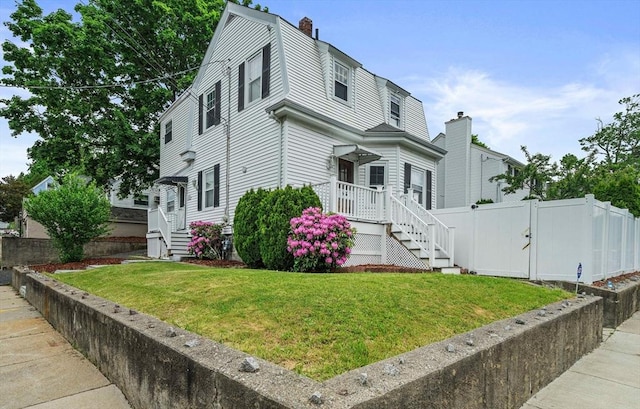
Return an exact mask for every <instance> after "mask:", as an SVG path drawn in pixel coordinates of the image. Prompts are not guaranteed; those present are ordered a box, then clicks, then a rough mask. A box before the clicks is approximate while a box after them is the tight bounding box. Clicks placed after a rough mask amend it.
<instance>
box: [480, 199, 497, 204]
mask: <svg viewBox="0 0 640 409" xmlns="http://www.w3.org/2000/svg"><path fill="white" fill-rule="evenodd" d="M489 203H493V199H480V200H478V201H477V202H476V204H477V205H481V204H489Z"/></svg>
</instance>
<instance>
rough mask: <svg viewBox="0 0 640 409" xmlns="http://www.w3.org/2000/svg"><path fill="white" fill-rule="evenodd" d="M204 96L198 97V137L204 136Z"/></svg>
mask: <svg viewBox="0 0 640 409" xmlns="http://www.w3.org/2000/svg"><path fill="white" fill-rule="evenodd" d="M202 96H203V95H202V94H200V96H199V97H198V135H202V111H203V109H204V103H203V102H202Z"/></svg>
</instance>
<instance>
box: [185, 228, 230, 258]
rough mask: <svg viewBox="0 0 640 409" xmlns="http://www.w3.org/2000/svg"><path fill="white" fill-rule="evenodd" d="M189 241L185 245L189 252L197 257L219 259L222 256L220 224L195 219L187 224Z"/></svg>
mask: <svg viewBox="0 0 640 409" xmlns="http://www.w3.org/2000/svg"><path fill="white" fill-rule="evenodd" d="M189 228H190V229H191V241H190V242H189V244H188V245H187V250H188V251H189V254H193V255H194V256H196V257H197V258H199V259H204V258H206V259H219V258H221V256H222V225H221V224H215V223H212V222H203V221H195V222H192V223H190V224H189Z"/></svg>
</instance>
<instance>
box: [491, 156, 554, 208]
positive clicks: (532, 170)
mask: <svg viewBox="0 0 640 409" xmlns="http://www.w3.org/2000/svg"><path fill="white" fill-rule="evenodd" d="M520 149H521V150H522V152H523V153H524V155H525V157H526V158H527V164H526V165H525V166H524V168H522V169H520V170H519V171H518V172H515V173H514V174H509V173H502V174H500V175H496V176H493V177H492V178H490V179H489V180H490V181H492V182H494V181H504V182H506V186H505V187H503V188H502V191H503V192H504V193H506V194H512V193H515V192H516V191H518V190H520V189H523V190H525V191H528V192H529V195H528V196H527V197H526V199H540V200H546V197H547V186H548V184H550V183H551V182H553V180H554V177H555V175H556V170H555V169H554V166H553V165H552V164H551V163H550V160H551V156H549V155H543V154H541V153H536V154H534V155H532V154H530V153H529V151H528V150H527V147H526V146H521V147H520Z"/></svg>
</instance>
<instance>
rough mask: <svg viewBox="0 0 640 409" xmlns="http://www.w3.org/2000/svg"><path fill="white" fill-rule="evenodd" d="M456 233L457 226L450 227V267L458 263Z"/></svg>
mask: <svg viewBox="0 0 640 409" xmlns="http://www.w3.org/2000/svg"><path fill="white" fill-rule="evenodd" d="M455 233H456V228H455V227H449V249H448V253H449V262H450V264H451V265H450V266H449V267H453V266H455V264H456V262H455V255H456V247H455V246H456V240H455Z"/></svg>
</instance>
